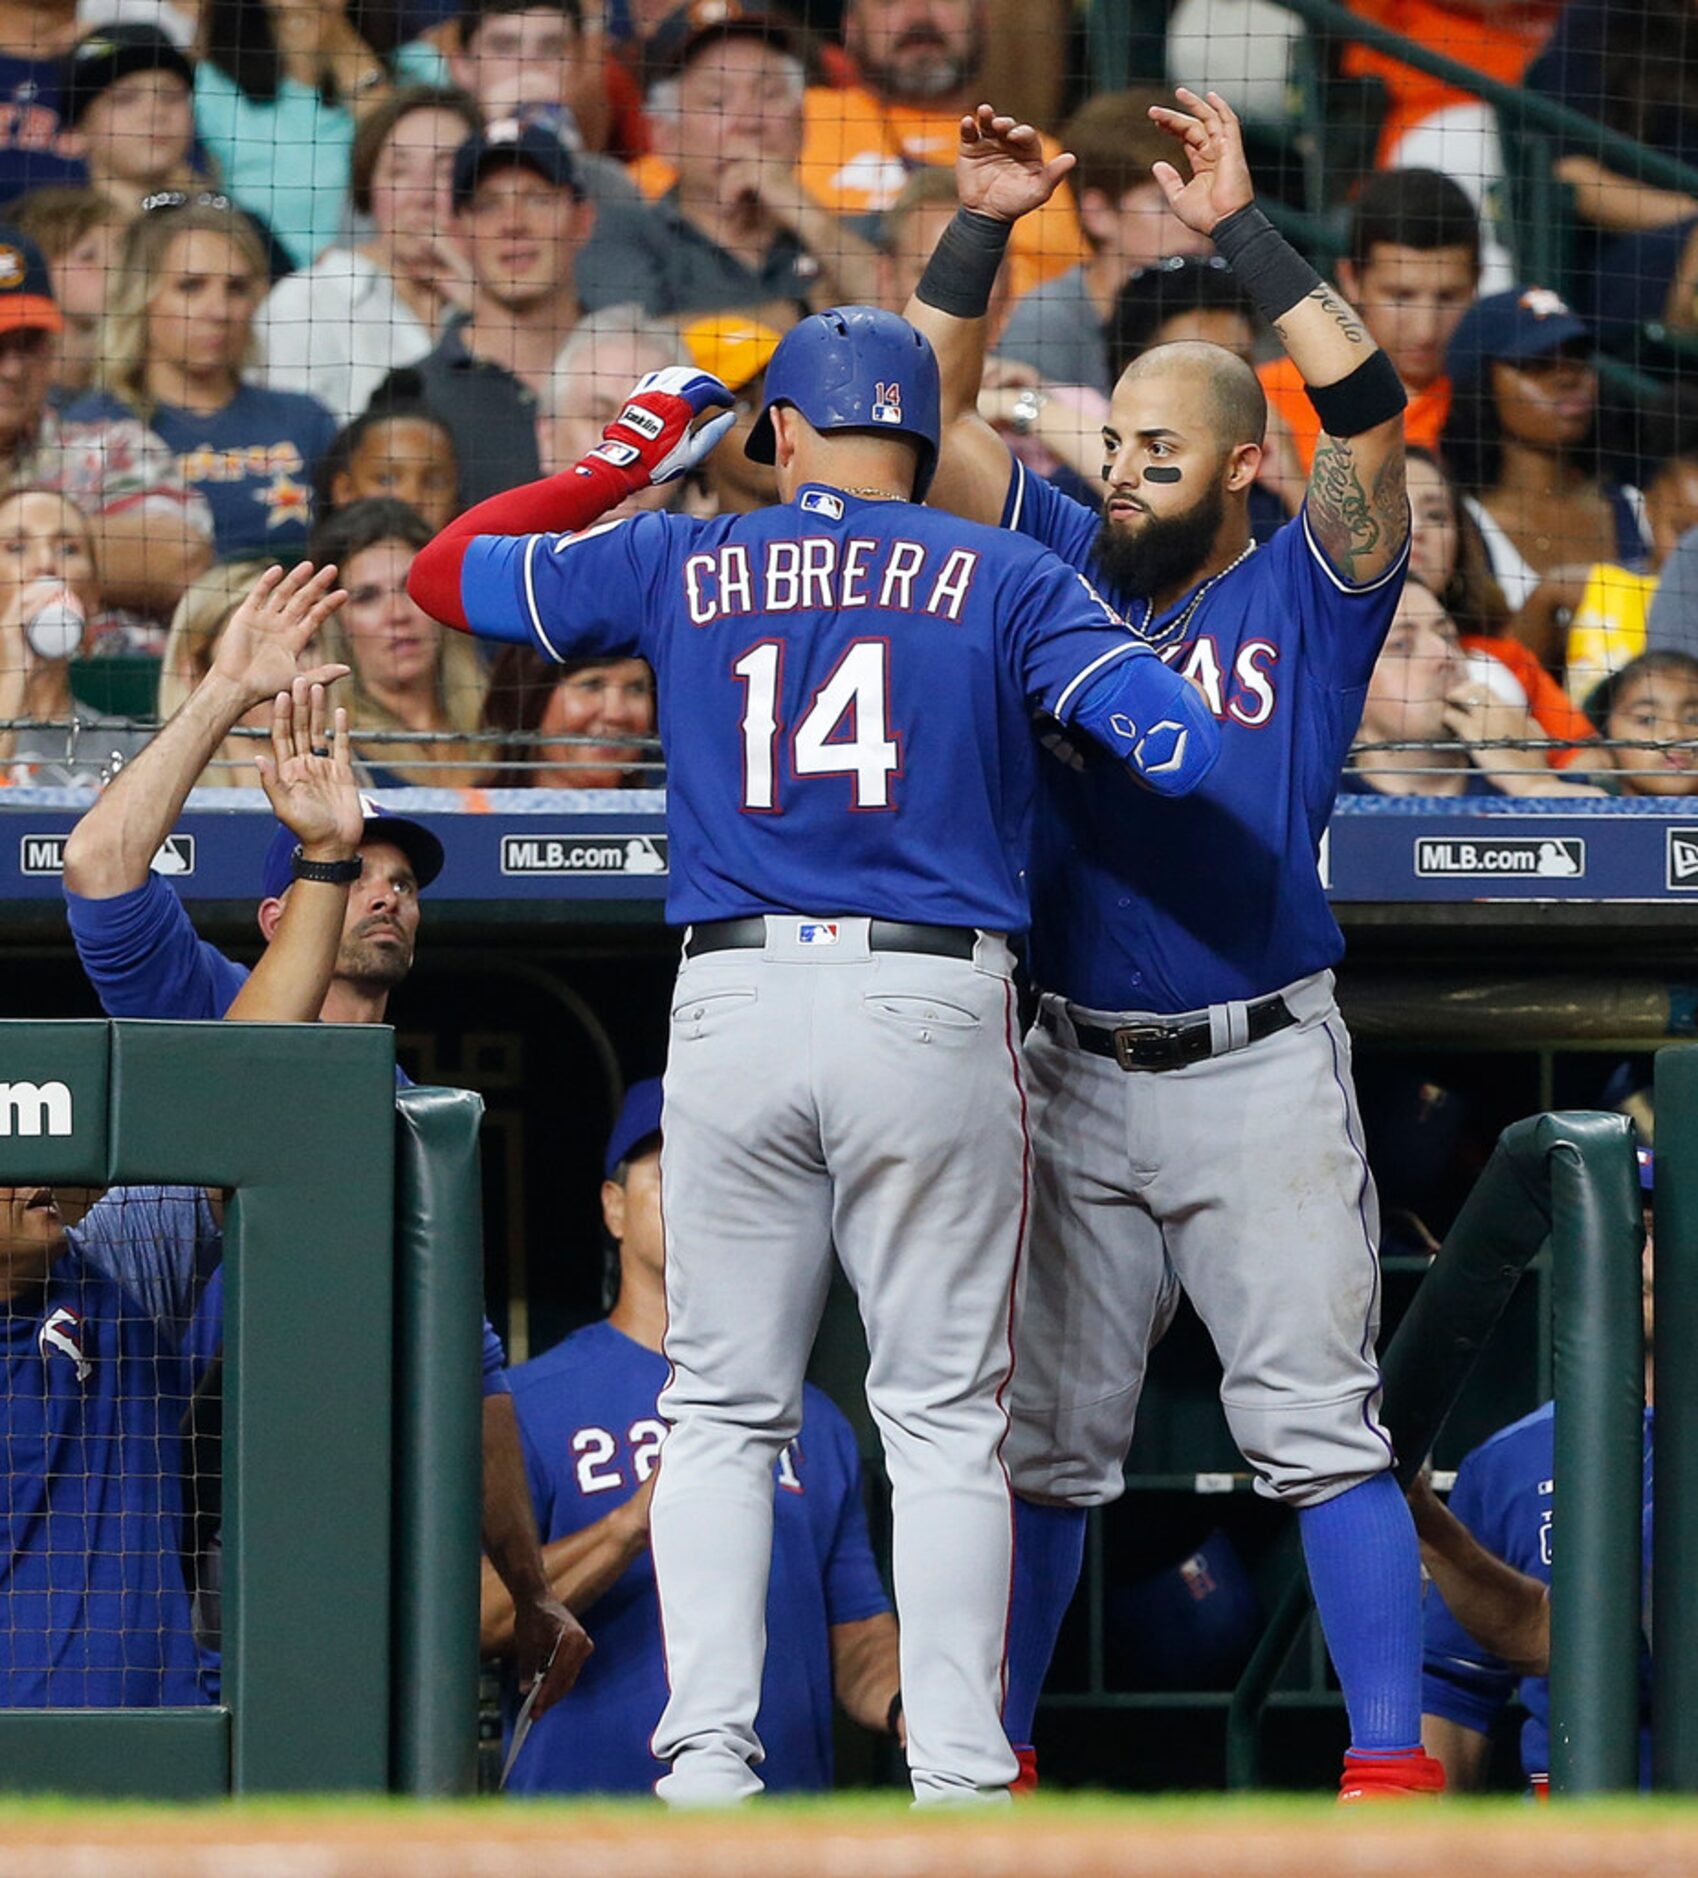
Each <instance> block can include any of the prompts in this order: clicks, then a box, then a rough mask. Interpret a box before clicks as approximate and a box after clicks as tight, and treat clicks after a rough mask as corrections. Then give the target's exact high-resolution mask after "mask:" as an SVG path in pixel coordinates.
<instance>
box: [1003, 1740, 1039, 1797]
mask: <svg viewBox="0 0 1698 1878" xmlns="http://www.w3.org/2000/svg"><path fill="white" fill-rule="evenodd" d="M1014 1758H1015V1759H1016V1760H1017V1761H1018V1762H1019V1763H1020V1771H1019V1773H1018V1774H1016V1775H1015V1776H1014V1784H1013V1786H1011V1787H1010V1788H1009V1789H1008V1791H1009V1792H1010V1793H1012V1794H1013V1795H1014V1797H1015V1799H1017V1800H1018V1799H1022V1798H1024V1796H1025V1795H1026V1794H1028V1793H1036V1792H1037V1790H1038V1751H1037V1749H1036V1748H1016V1749H1015V1750H1014Z"/></svg>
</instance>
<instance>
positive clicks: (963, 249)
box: [914, 209, 1014, 320]
mask: <svg viewBox="0 0 1698 1878" xmlns="http://www.w3.org/2000/svg"><path fill="white" fill-rule="evenodd" d="M1013 232H1014V224H1013V223H1012V222H999V221H997V220H996V219H995V218H994V217H992V216H989V215H980V214H979V213H978V211H977V210H976V209H957V210H956V211H955V217H954V220H952V221H951V222H950V224H949V226H948V227H947V228H946V229H945V230H944V231H943V233H942V234H941V235H940V236H939V237H938V243H937V246H936V247H935V248H933V249H932V258H931V259H930V260H929V261H928V262H927V263H926V271H925V272H924V273H923V274H922V275H921V276H920V284H919V286H917V287H916V288H915V289H914V298H915V299H916V300H923V301H924V302H925V303H926V305H927V306H935V307H936V308H937V310H938V311H939V312H940V313H951V314H953V315H954V316H955V318H956V319H961V320H982V319H983V318H984V316H985V314H986V312H987V311H988V309H989V307H990V297H991V289H992V288H993V287H995V285H996V272H997V269H998V268H999V267H1001V266H1002V257H1003V255H1004V253H1005V252H1006V251H1007V248H1008V237H1009V236H1010V235H1011V234H1012V233H1013Z"/></svg>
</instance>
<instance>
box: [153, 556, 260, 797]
mask: <svg viewBox="0 0 1698 1878" xmlns="http://www.w3.org/2000/svg"><path fill="white" fill-rule="evenodd" d="M270 565H271V563H270V562H269V561H224V562H221V563H220V564H219V565H218V566H216V567H209V568H208V569H207V570H206V572H205V573H204V574H202V575H201V577H200V578H199V579H198V580H196V581H194V582H192V583H191V585H190V586H189V589H188V591H187V592H186V593H185V594H184V595H183V597H182V599H181V600H179V601H178V602H177V610H176V612H175V613H173V614H172V615H171V635H170V637H169V638H168V639H167V640H166V642H165V656H164V658H163V660H162V661H161V663H160V667H159V719H160V722H161V723H163V722H164V721H165V720H166V719H167V718H168V717H171V716H173V715H174V714H175V712H176V711H177V709H178V708H179V707H180V706H181V705H182V704H184V703H185V702H186V701H187V699H188V696H189V693H190V692H191V691H193V690H194V688H195V687H196V685H198V684H199V683H200V681H201V680H202V679H203V678H204V677H205V676H206V675H207V673H208V672H209V671H210V670H211V669H212V659H213V654H214V653H216V652H217V650H218V639H219V635H220V634H221V633H222V632H223V631H224V628H225V627H226V626H228V625H229V623H230V617H231V615H232V614H233V613H234V612H235V611H236V609H237V607H239V606H240V605H241V604H242V602H243V601H244V600H245V599H246V598H247V597H248V592H249V590H250V589H251V588H252V586H253V584H254V582H255V581H256V580H258V579H259V577H260V575H261V574H263V573H264V572H265V570H266V568H267V567H269V566H270ZM237 722H238V724H241V725H246V726H252V727H257V728H259V729H261V730H266V731H269V729H270V727H271V700H270V699H269V698H267V699H266V700H265V702H264V703H263V704H256V705H255V706H254V708H253V709H252V710H251V711H249V712H248V713H247V714H246V715H245V716H243V717H241V718H239V719H238V720H237ZM263 747H264V746H263V743H262V742H261V741H257V740H255V739H254V738H252V737H237V736H229V737H226V738H225V739H224V741H223V743H222V744H221V745H220V746H219V749H218V754H217V755H216V756H214V757H213V759H212V761H211V762H210V763H208V764H207V766H206V773H205V774H204V775H203V776H202V777H201V779H200V780H201V786H202V787H203V788H205V787H208V786H210V787H214V788H217V787H238V786H240V787H246V788H252V787H254V786H255V782H254V773H253V760H254V756H255V753H256V752H258V751H261V750H262V749H263Z"/></svg>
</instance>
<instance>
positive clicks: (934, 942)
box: [684, 913, 979, 959]
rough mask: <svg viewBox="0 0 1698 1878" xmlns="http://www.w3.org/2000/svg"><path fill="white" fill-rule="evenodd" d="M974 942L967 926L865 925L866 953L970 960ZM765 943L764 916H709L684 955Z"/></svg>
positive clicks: (757, 947)
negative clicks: (733, 917) (746, 917)
mask: <svg viewBox="0 0 1698 1878" xmlns="http://www.w3.org/2000/svg"><path fill="white" fill-rule="evenodd" d="M781 917H782V918H784V919H795V920H798V921H800V920H801V919H802V915H801V914H796V913H785V914H783V915H781ZM845 917H847V916H845ZM813 923H814V924H817V925H821V926H830V925H832V924H834V923H835V922H834V921H832V920H829V919H822V920H818V921H815V922H813ZM978 942H979V935H978V934H977V933H976V932H974V931H973V930H972V929H971V928H970V927H967V926H913V925H910V924H909V923H908V922H907V921H906V920H899V919H875V920H871V921H869V922H868V926H867V950H868V951H869V952H921V953H926V954H928V955H929V956H931V957H933V958H940V959H970V958H971V957H972V956H973V950H974V948H975V947H976V946H977V944H978ZM765 946H766V920H765V918H764V917H757V918H752V919H712V920H708V921H707V922H706V923H705V924H704V925H700V926H692V927H691V928H690V937H689V939H688V941H687V942H686V943H685V946H684V956H685V958H687V959H693V958H699V957H700V956H701V954H702V953H704V952H731V951H757V952H758V951H762V950H764V949H765Z"/></svg>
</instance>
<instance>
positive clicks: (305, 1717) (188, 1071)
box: [0, 1021, 482, 1799]
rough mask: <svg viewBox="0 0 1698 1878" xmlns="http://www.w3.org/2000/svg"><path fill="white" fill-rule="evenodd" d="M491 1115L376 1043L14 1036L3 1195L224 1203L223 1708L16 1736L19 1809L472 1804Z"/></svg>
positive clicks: (1, 1773)
mask: <svg viewBox="0 0 1698 1878" xmlns="http://www.w3.org/2000/svg"><path fill="white" fill-rule="evenodd" d="M44 1097H45V1098H46V1099H44ZM481 1106H482V1105H481V1102H480V1101H479V1098H477V1097H476V1096H473V1095H471V1094H469V1093H466V1092H462V1091H449V1090H413V1091H409V1092H407V1093H406V1094H404V1095H403V1096H401V1097H400V1098H399V1099H398V1098H397V1095H396V1089H395V1050H394V1037H393V1033H392V1032H391V1031H390V1030H388V1029H387V1028H385V1027H383V1026H379V1025H358V1026H356V1025H303V1026H293V1025H254V1026H247V1025H240V1024H180V1023H151V1022H132V1021H125V1022H77V1021H69V1022H28V1021H10V1022H5V1023H0V1184H4V1185H22V1184H28V1183H51V1184H54V1185H56V1186H59V1187H67V1188H85V1189H105V1188H109V1187H113V1186H118V1185H129V1186H146V1185H153V1184H167V1183H171V1184H179V1183H192V1184H195V1185H202V1186H205V1187H207V1188H210V1189H221V1190H223V1192H224V1195H225V1201H224V1220H223V1259H224V1274H225V1276H224V1286H225V1293H224V1309H223V1350H224V1375H223V1437H222V1475H223V1480H222V1518H223V1528H222V1538H223V1612H222V1700H221V1701H220V1703H218V1704H217V1705H216V1706H208V1707H198V1708H190V1707H183V1708H169V1709H163V1708H162V1709H101V1710H92V1709H57V1710H40V1709H4V1710H0V1786H3V1787H5V1788H7V1789H11V1790H36V1791H41V1790H51V1791H57V1792H67V1793H82V1794H98V1795H102V1796H115V1795H126V1794H127V1795H138V1796H139V1795H145V1796H147V1797H150V1798H155V1799H159V1798H177V1799H185V1798H197V1797H202V1798H205V1797H214V1796H217V1795H222V1794H228V1793H238V1794H244V1793H246V1794H251V1793H267V1792H273V1793H275V1792H291V1791H294V1792H299V1791H317V1792H331V1791H337V1790H344V1791H346V1790H352V1791H363V1792H382V1791H385V1790H398V1791H405V1792H412V1793H421V1794H422V1793H433V1792H434V1793H447V1792H455V1791H468V1790H470V1786H471V1783H472V1777H473V1772H474V1769H475V1755H476V1689H477V1549H478V1498H479V1496H478V1481H479V1463H480V1455H479V1433H478V1428H479V1421H478V1415H479V1409H478V1400H479V1383H478V1372H479V1347H478V1323H479V1316H480V1311H479V1300H480V1290H481V1261H480V1257H479V1253H480V1248H481V1230H480V1224H479V1190H478V1180H477V1145H476V1144H477V1131H478V1118H479V1115H480V1113H481ZM398 1142H399V1148H398V1145H397V1144H398Z"/></svg>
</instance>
